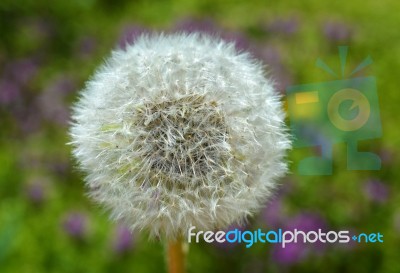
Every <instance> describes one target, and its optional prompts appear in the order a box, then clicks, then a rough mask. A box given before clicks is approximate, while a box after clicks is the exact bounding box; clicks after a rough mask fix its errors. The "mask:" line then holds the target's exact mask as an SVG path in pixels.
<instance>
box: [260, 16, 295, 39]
mask: <svg viewBox="0 0 400 273" xmlns="http://www.w3.org/2000/svg"><path fill="white" fill-rule="evenodd" d="M298 29H299V20H298V19H297V18H296V17H291V18H277V19H275V20H273V21H271V22H270V23H268V24H267V26H266V30H267V31H268V32H272V33H281V34H285V35H292V34H294V33H296V32H297V31H298Z"/></svg>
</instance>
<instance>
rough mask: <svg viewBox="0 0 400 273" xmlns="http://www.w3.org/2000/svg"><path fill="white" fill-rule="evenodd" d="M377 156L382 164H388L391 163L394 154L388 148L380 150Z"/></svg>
mask: <svg viewBox="0 0 400 273" xmlns="http://www.w3.org/2000/svg"><path fill="white" fill-rule="evenodd" d="M378 154H379V157H380V158H381V160H382V163H383V164H390V163H391V162H392V161H393V158H394V152H393V151H392V150H390V149H388V148H382V149H381V150H380V151H379V152H378Z"/></svg>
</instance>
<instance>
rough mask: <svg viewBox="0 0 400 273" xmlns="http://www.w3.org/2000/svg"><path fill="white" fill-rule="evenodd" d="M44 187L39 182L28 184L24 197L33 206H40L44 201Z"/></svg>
mask: <svg viewBox="0 0 400 273" xmlns="http://www.w3.org/2000/svg"><path fill="white" fill-rule="evenodd" d="M44 195H45V194H44V187H43V184H41V183H39V182H35V183H30V184H29V185H27V187H26V196H27V198H28V199H29V200H30V201H31V202H32V203H34V204H40V203H42V202H43V200H44V197H45V196H44Z"/></svg>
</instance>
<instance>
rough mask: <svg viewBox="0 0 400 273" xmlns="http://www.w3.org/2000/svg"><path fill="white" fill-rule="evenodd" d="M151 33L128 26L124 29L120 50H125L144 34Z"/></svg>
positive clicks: (119, 42)
mask: <svg viewBox="0 0 400 273" xmlns="http://www.w3.org/2000/svg"><path fill="white" fill-rule="evenodd" d="M147 32H149V31H148V30H147V29H146V28H144V27H141V26H136V25H127V26H125V27H123V29H122V31H121V35H120V38H119V40H118V45H119V47H120V48H122V49H125V48H126V46H127V45H130V44H133V42H134V41H135V40H136V39H137V38H138V37H139V36H140V35H141V34H143V33H147Z"/></svg>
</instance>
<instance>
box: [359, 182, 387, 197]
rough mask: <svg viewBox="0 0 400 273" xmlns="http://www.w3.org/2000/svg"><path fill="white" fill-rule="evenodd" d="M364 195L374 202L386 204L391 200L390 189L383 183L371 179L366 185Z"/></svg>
mask: <svg viewBox="0 0 400 273" xmlns="http://www.w3.org/2000/svg"><path fill="white" fill-rule="evenodd" d="M364 194H365V196H366V198H367V199H369V200H370V201H372V202H376V203H385V202H386V201H387V199H388V198H389V188H388V186H387V185H386V184H384V183H382V182H381V181H379V180H374V179H371V180H368V181H367V182H365V184H364Z"/></svg>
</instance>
